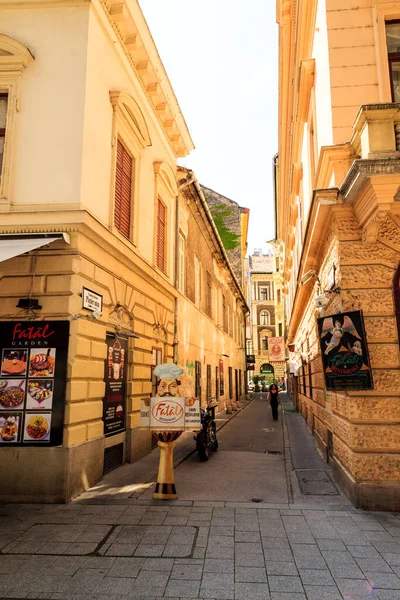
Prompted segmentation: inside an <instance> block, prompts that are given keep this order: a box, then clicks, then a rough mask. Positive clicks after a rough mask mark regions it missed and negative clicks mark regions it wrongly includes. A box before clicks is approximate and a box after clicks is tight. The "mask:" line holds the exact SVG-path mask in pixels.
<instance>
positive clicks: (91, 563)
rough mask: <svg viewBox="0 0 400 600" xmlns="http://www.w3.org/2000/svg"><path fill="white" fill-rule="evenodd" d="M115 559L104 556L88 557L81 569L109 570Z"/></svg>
mask: <svg viewBox="0 0 400 600" xmlns="http://www.w3.org/2000/svg"><path fill="white" fill-rule="evenodd" d="M114 562H115V558H111V557H106V556H89V557H88V558H86V559H85V560H84V562H83V563H82V565H81V568H82V569H111V567H112V566H113V564H114Z"/></svg>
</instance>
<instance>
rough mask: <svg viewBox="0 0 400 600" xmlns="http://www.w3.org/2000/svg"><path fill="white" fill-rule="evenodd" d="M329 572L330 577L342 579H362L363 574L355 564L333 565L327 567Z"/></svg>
mask: <svg viewBox="0 0 400 600" xmlns="http://www.w3.org/2000/svg"><path fill="white" fill-rule="evenodd" d="M329 568H330V571H331V573H332V575H333V576H334V577H335V579H337V578H342V579H364V578H365V576H364V573H363V572H362V571H361V569H359V568H358V566H357V565H356V564H354V565H345V564H344V563H340V564H339V563H335V564H333V565H329Z"/></svg>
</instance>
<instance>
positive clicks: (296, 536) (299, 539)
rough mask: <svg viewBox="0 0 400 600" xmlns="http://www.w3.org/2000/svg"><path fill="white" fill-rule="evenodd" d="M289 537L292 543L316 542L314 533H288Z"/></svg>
mask: <svg viewBox="0 0 400 600" xmlns="http://www.w3.org/2000/svg"><path fill="white" fill-rule="evenodd" d="M288 539H289V542H290V543H291V544H315V543H316V542H315V538H314V536H313V535H312V533H311V532H310V533H288Z"/></svg>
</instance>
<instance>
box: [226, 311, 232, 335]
mask: <svg viewBox="0 0 400 600" xmlns="http://www.w3.org/2000/svg"><path fill="white" fill-rule="evenodd" d="M226 331H227V333H228V335H230V333H231V307H230V306H229V304H228V305H227V307H226Z"/></svg>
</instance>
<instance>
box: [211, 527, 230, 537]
mask: <svg viewBox="0 0 400 600" xmlns="http://www.w3.org/2000/svg"><path fill="white" fill-rule="evenodd" d="M211 533H212V534H213V535H228V536H233V535H234V534H235V528H234V527H233V525H230V526H229V527H218V526H215V525H211V527H210V534H211Z"/></svg>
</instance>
